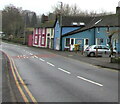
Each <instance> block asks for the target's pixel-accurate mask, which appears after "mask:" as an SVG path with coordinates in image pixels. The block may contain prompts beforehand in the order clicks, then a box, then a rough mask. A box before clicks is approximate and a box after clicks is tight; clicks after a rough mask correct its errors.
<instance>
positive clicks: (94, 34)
mask: <svg viewBox="0 0 120 104" xmlns="http://www.w3.org/2000/svg"><path fill="white" fill-rule="evenodd" d="M95 30H96V27H94V35H93V36H94V45H95V43H96V32H95Z"/></svg>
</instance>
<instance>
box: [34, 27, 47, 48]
mask: <svg viewBox="0 0 120 104" xmlns="http://www.w3.org/2000/svg"><path fill="white" fill-rule="evenodd" d="M33 46H35V47H44V48H46V47H47V45H46V28H35V29H34V32H33Z"/></svg>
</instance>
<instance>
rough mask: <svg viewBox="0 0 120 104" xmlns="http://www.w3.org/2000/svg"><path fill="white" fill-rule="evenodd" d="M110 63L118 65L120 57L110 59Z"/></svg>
mask: <svg viewBox="0 0 120 104" xmlns="http://www.w3.org/2000/svg"><path fill="white" fill-rule="evenodd" d="M111 62H112V63H120V57H117V58H116V57H115V58H111Z"/></svg>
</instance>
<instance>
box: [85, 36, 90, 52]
mask: <svg viewBox="0 0 120 104" xmlns="http://www.w3.org/2000/svg"><path fill="white" fill-rule="evenodd" d="M88 46H89V39H88V38H86V39H84V50H85V49H86V48H87V47H88Z"/></svg>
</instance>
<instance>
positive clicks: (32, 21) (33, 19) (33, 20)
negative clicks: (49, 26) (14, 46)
mask: <svg viewBox="0 0 120 104" xmlns="http://www.w3.org/2000/svg"><path fill="white" fill-rule="evenodd" d="M36 25H37V16H36V13H33V16H32V18H31V27H35V26H36Z"/></svg>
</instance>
